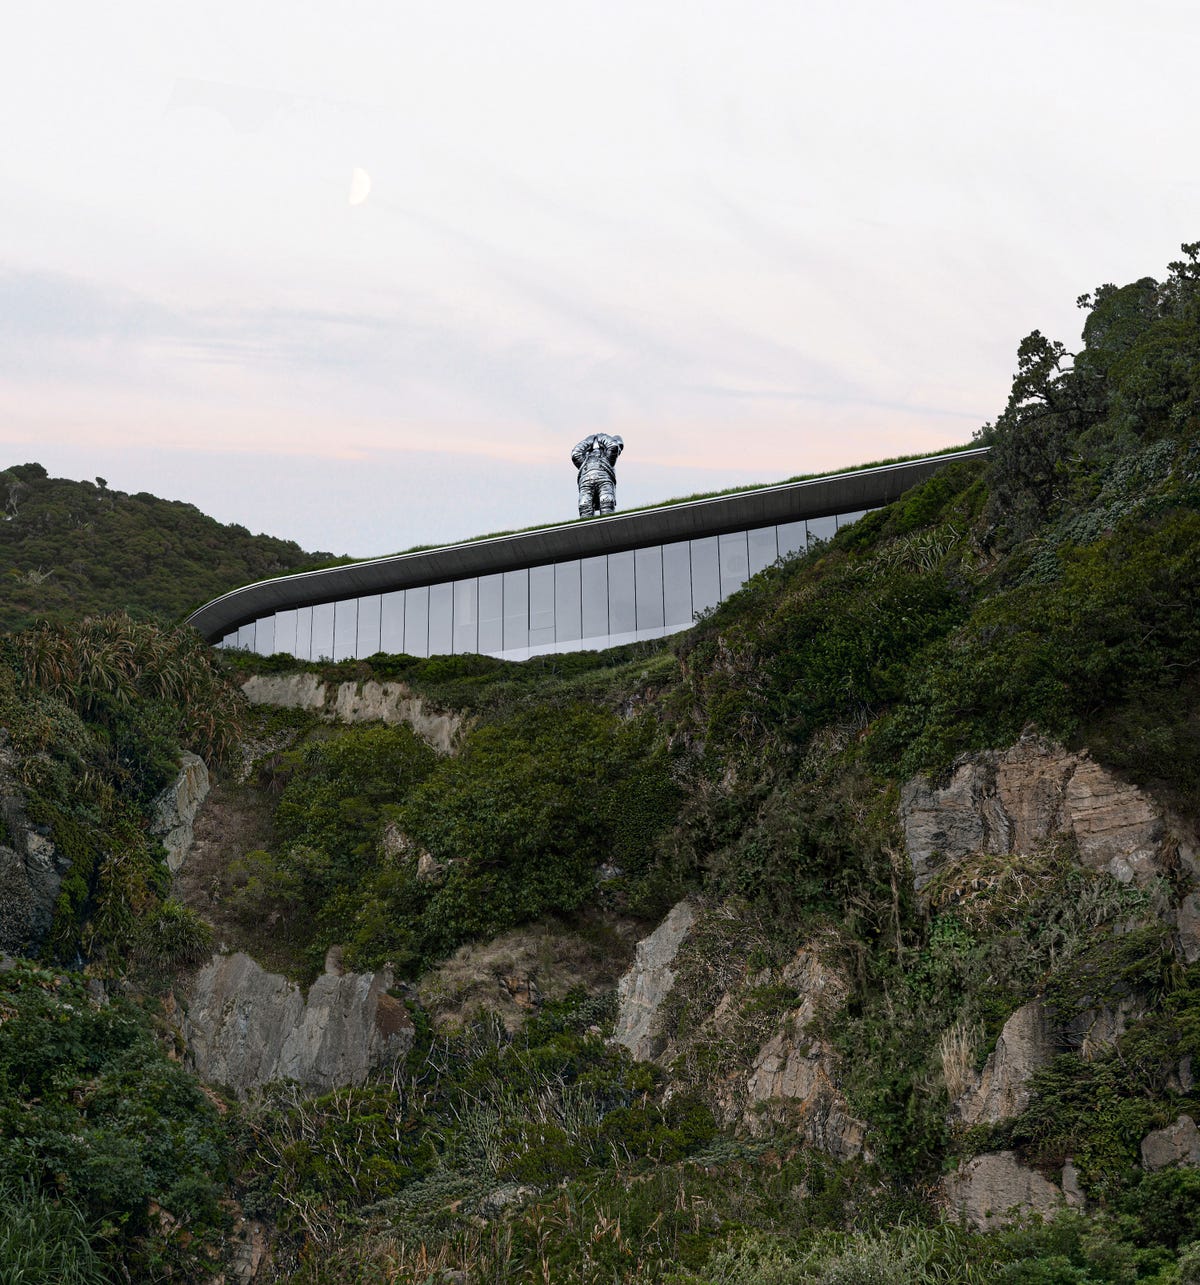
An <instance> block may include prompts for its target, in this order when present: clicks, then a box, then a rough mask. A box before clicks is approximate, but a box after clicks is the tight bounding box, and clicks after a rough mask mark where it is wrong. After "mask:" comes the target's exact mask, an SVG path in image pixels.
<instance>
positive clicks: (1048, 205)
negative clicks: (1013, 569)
mask: <svg viewBox="0 0 1200 1285" xmlns="http://www.w3.org/2000/svg"><path fill="white" fill-rule="evenodd" d="M1198 36H1200V14H1198V11H1197V7H1196V6H1195V5H1194V4H1192V3H1191V2H1190V0H1187V2H1186V3H1185V2H1184V0H1142V2H1141V3H1138V4H1136V5H1135V4H1133V3H1131V2H1126V0H1090V2H1089V3H1084V2H1083V0H1038V2H1037V3H1034V2H1033V0H973V2H972V3H970V4H963V3H962V2H961V0H954V2H953V3H951V0H927V2H925V3H916V4H910V5H904V6H900V5H896V4H894V3H887V2H885V0H849V2H848V3H847V2H844V0H843V2H840V3H834V2H833V0H818V2H816V3H804V4H796V3H795V2H794V0H791V2H789V3H778V4H775V3H771V4H767V3H753V2H751V3H743V4H739V5H737V6H734V5H732V4H717V3H702V2H698V0H689V2H688V3H684V2H683V0H658V2H646V3H639V4H638V5H622V4H613V3H612V0H608V2H607V3H604V4H600V3H586V2H580V3H569V4H563V3H562V2H561V0H555V2H554V3H551V2H549V0H546V2H539V3H520V2H517V0H514V3H512V4H506V5H496V4H491V3H489V4H485V3H483V0H470V2H469V3H454V2H452V0H450V2H448V3H445V4H440V5H436V6H431V5H416V4H408V3H396V2H395V0H388V2H387V3H384V2H383V0H377V2H375V0H372V2H371V3H366V2H364V0H355V2H351V3H346V4H343V5H340V6H338V7H337V8H336V10H335V9H334V7H333V6H329V5H326V4H318V3H316V2H315V0H291V2H290V3H288V4H283V3H281V0H264V2H263V3H261V4H257V5H254V6H246V5H243V4H241V3H238V4H234V3H232V0H210V2H209V3H207V4H205V5H195V4H188V5H183V4H178V3H172V2H170V0H168V2H164V0H154V2H153V3H151V2H150V0H123V2H122V3H121V4H120V5H117V6H96V5H94V4H84V3H82V0H63V2H62V3H58V4H53V5H43V6H24V7H22V8H21V9H20V10H18V11H14V13H13V14H11V15H9V16H8V18H7V21H6V39H5V42H4V45H3V48H0V109H2V110H3V115H4V119H5V121H6V131H5V132H6V137H5V141H4V144H3V146H2V147H0V328H2V329H3V340H4V342H3V344H2V345H0V454H2V456H3V457H4V458H0V466H3V465H6V464H10V463H20V462H23V461H25V460H32V459H36V460H39V461H40V462H41V463H43V464H44V465H46V467H47V468H49V469H50V470H51V471H52V472H54V473H56V474H61V475H65V476H70V477H93V476H95V475H97V474H101V475H103V476H105V477H107V479H108V481H109V483H110V485H112V486H113V487H116V488H118V489H121V490H127V491H137V490H150V491H154V492H156V493H158V494H161V495H164V496H167V497H170V498H177V499H186V500H189V501H191V502H193V503H196V504H198V505H199V506H200V507H201V508H203V509H205V510H206V511H207V512H210V513H212V514H214V515H215V516H217V517H220V518H221V519H223V520H225V521H237V522H241V523H243V524H244V525H246V526H249V527H251V528H252V529H253V530H265V531H268V532H270V533H272V534H278V535H285V536H290V537H292V538H294V539H297V540H299V541H300V542H301V543H302V544H304V545H305V546H306V547H308V548H321V549H330V550H332V551H334V552H339V553H340V552H351V553H355V554H361V555H367V554H373V553H381V552H386V551H389V550H392V549H396V548H401V547H404V546H407V545H409V544H413V543H430V542H436V541H441V540H450V539H454V538H458V537H462V536H467V535H471V534H475V533H478V532H481V531H487V530H495V529H502V528H510V527H516V526H523V525H527V524H530V523H535V522H544V521H551V520H554V519H555V518H556V517H562V518H564V519H566V518H569V517H570V516H571V515H572V512H573V507H574V494H573V476H572V470H571V466H570V463H569V460H568V456H569V454H570V449H571V447H572V445H573V444H574V443H575V441H577V440H578V439H579V438H580V437H582V436H584V435H585V434H586V433H588V432H591V431H595V430H597V429H605V430H607V431H610V432H618V433H620V434H621V435H622V436H623V437H624V438H625V440H626V443H627V449H626V452H625V455H624V456H623V457H622V461H621V465H620V469H619V476H620V487H619V502H620V503H621V504H622V505H624V506H633V505H635V504H644V503H650V502H653V501H655V500H658V499H664V498H667V497H669V496H674V495H679V494H684V493H688V492H690V491H695V490H698V489H713V488H718V487H721V486H724V485H729V484H734V483H742V482H750V481H772V480H777V479H779V478H782V477H786V476H789V475H792V474H795V473H800V472H809V471H812V470H814V469H819V468H826V467H834V466H838V465H852V464H855V463H859V462H862V461H865V460H869V459H873V458H878V457H882V456H888V455H892V454H896V453H907V452H913V451H921V450H925V449H936V448H939V447H942V446H946V445H950V444H953V443H957V442H964V441H966V440H968V439H969V437H970V435H971V433H972V431H973V430H974V429H976V428H977V427H978V426H979V425H980V424H981V423H982V422H983V421H984V420H985V419H988V418H991V417H993V416H994V415H995V414H996V413H997V412H998V411H999V410H1000V409H1001V408H1002V406H1003V403H1004V399H1005V396H1006V393H1007V387H1008V382H1009V379H1010V377H1011V374H1012V370H1013V366H1014V356H1013V354H1014V352H1015V349H1016V344H1017V342H1018V340H1019V339H1020V338H1021V336H1022V335H1024V334H1025V333H1027V332H1028V331H1029V330H1031V329H1033V328H1034V327H1039V328H1041V329H1043V330H1044V331H1046V332H1047V333H1050V334H1052V335H1055V336H1057V337H1062V338H1063V339H1064V340H1066V341H1067V342H1068V344H1070V343H1071V342H1072V341H1074V340H1075V339H1076V338H1077V335H1078V328H1079V314H1078V313H1077V312H1076V311H1075V310H1074V308H1073V301H1074V299H1075V297H1076V296H1077V295H1078V294H1080V293H1082V292H1083V291H1085V290H1088V289H1091V288H1093V287H1095V286H1096V285H1097V284H1099V283H1101V282H1103V281H1107V280H1117V281H1124V280H1129V279H1133V278H1136V277H1139V276H1142V275H1146V274H1151V275H1155V274H1161V273H1162V271H1163V269H1164V265H1165V263H1166V262H1167V260H1168V259H1170V258H1172V257H1174V256H1175V254H1176V252H1177V250H1178V246H1179V243H1180V242H1181V241H1183V240H1192V239H1196V238H1197V237H1200V175H1198V172H1197V170H1196V167H1195V166H1194V165H1192V164H1191V155H1192V152H1193V150H1194V138H1193V134H1194V126H1195V122H1196V120H1197V119H1200V111H1198V108H1200V90H1198V89H1197V77H1196V76H1195V74H1194V67H1193V57H1194V51H1195V49H1196V47H1197V37H1198ZM356 169H358V170H361V171H363V172H364V173H365V174H366V175H368V176H369V182H370V190H369V192H365V191H364V188H365V184H364V181H363V180H362V178H361V177H360V178H359V180H358V181H357V183H355V182H354V181H353V175H354V172H355V170H356ZM364 196H365V199H364ZM352 198H353V201H354V203H352Z"/></svg>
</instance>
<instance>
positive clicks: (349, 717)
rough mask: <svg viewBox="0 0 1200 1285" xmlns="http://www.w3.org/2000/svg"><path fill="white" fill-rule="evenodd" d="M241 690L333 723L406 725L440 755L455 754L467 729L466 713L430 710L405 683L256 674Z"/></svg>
mask: <svg viewBox="0 0 1200 1285" xmlns="http://www.w3.org/2000/svg"><path fill="white" fill-rule="evenodd" d="M242 691H243V692H244V693H245V694H246V699H247V700H248V701H249V702H250V703H251V704H252V705H278V706H281V707H282V708H284V709H307V710H312V711H313V712H314V713H316V714H320V715H321V716H322V717H323V718H325V719H328V720H329V721H330V722H337V723H386V724H388V725H389V726H394V725H396V724H398V723H404V724H406V725H407V726H409V727H411V728H412V730H413V731H414V732H416V734H417V735H418V736H419V737H421V739H422V740H424V741H425V742H427V743H428V744H429V745H430V746H432V747H433V748H434V749H435V750H437V752H438V753H439V754H453V753H454V751H455V749H456V748H457V746H458V742H459V738H460V737H461V735H462V731H463V719H462V716H461V715H459V714H451V713H446V712H444V711H440V710H433V709H430V708H428V707H427V706H426V704H425V702H424V701H423V700H422V699H421V697H420V696H414V695H413V693H412V691H411V689H410V688H409V687H408V686H407V685H406V684H404V683H377V682H375V681H374V680H372V681H371V682H366V683H336V684H328V683H324V682H322V681H321V679H320V678H318V677H317V675H316V674H254V675H252V676H251V677H250V678H248V679H247V680H246V681H245V682H244V683H243V684H242Z"/></svg>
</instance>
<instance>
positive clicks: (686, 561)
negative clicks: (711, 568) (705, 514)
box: [662, 541, 692, 625]
mask: <svg viewBox="0 0 1200 1285" xmlns="http://www.w3.org/2000/svg"><path fill="white" fill-rule="evenodd" d="M662 559H663V610H664V613H665V616H664V623H665V624H668V625H690V624H691V623H692V555H691V550H690V549H689V548H688V546H687V542H686V541H680V542H679V543H678V544H664V545H663V551H662Z"/></svg>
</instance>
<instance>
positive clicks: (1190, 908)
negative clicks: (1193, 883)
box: [1175, 892, 1200, 964]
mask: <svg viewBox="0 0 1200 1285" xmlns="http://www.w3.org/2000/svg"><path fill="white" fill-rule="evenodd" d="M1175 927H1176V929H1177V930H1178V932H1179V945H1180V949H1181V950H1182V951H1183V957H1184V959H1185V960H1187V962H1188V963H1189V964H1194V963H1195V962H1196V960H1198V959H1200V893H1195V892H1192V893H1189V894H1188V895H1187V896H1186V897H1184V899H1183V901H1182V902H1181V903H1180V906H1179V909H1178V911H1176V915H1175Z"/></svg>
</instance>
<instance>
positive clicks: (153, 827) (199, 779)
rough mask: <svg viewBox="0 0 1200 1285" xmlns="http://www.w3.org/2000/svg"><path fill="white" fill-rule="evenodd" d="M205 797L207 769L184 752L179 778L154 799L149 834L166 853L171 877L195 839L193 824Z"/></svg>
mask: <svg viewBox="0 0 1200 1285" xmlns="http://www.w3.org/2000/svg"><path fill="white" fill-rule="evenodd" d="M206 798H208V768H207V767H206V766H205V763H204V760H203V759H202V758H199V757H198V756H197V755H195V754H189V753H187V752H185V753H184V755H183V759H182V761H181V762H180V765H179V775H178V776H177V777H176V778H175V780H174V781H173V782H172V783H171V784H170V785H168V786H167V788H166V789H165V790H163V792H162V793H161V794H160V795H159V796H158V798H157V799H155V800H154V804H153V810H152V812H151V820H150V833H151V834H153V835H155V836H156V837H157V838H159V839H161V840H162V845H163V847H164V848H166V850H167V869H168V870H170V872H171V873H172V874H174V873H175V872H176V871H177V870H178V869H179V868H180V866H182V865H183V863H184V860H185V858H186V857H187V854H188V852H189V850H190V849H191V846H192V841H193V839H194V838H195V832H194V829H193V827H194V825H195V821H196V813H197V812H198V811H199V810H200V805H201V804H202V803H203V802H204V800H205V799H206Z"/></svg>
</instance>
